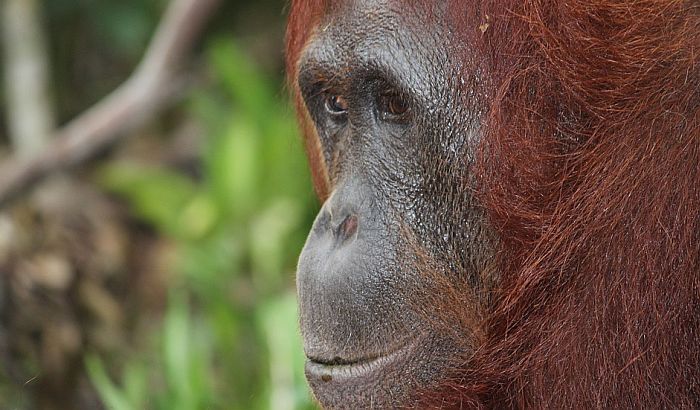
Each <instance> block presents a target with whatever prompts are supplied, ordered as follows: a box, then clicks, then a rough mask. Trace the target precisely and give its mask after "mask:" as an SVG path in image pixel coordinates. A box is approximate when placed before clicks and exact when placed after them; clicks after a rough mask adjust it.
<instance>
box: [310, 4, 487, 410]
mask: <svg viewBox="0 0 700 410" xmlns="http://www.w3.org/2000/svg"><path fill="white" fill-rule="evenodd" d="M340 3H342V5H340V6H335V7H332V9H331V10H330V12H329V14H328V15H327V16H326V17H325V19H324V20H323V21H322V22H321V24H320V25H319V26H318V27H317V29H316V31H315V33H314V35H313V36H312V38H311V40H310V41H309V43H308V44H307V46H306V48H305V51H304V52H303V54H302V56H301V59H300V64H299V75H298V79H299V80H298V81H299V87H300V90H301V93H302V96H303V99H304V103H305V106H306V109H307V110H308V113H309V115H310V118H311V119H312V120H313V121H314V124H315V126H316V131H317V134H318V138H319V139H320V147H321V149H322V151H323V156H324V159H325V166H326V168H327V172H328V175H329V178H330V183H331V189H332V193H331V195H330V197H329V198H328V200H327V201H326V202H325V204H324V205H323V208H322V209H321V211H320V213H319V215H318V217H317V219H316V222H315V223H314V226H313V228H312V230H311V233H310V235H309V238H308V240H307V243H306V246H305V248H304V250H303V252H302V254H301V257H300V260H299V269H298V275H297V286H298V292H299V303H300V312H301V330H302V335H303V339H304V350H305V353H306V355H307V357H308V363H307V367H306V375H307V378H308V380H309V383H310V385H311V387H312V389H313V392H314V395H315V396H316V398H317V399H318V401H319V402H320V403H321V405H322V406H323V407H325V408H372V407H376V408H391V407H411V405H412V403H415V401H414V400H415V399H416V395H417V394H418V393H419V391H420V389H421V388H424V387H427V386H430V385H431V384H433V383H437V382H439V381H440V377H441V375H444V374H445V373H446V370H447V368H448V366H450V359H454V358H455V357H457V356H459V357H464V353H465V352H464V350H465V348H464V343H463V342H460V343H457V342H456V341H455V340H454V336H451V333H453V332H449V331H447V330H446V327H445V326H439V325H437V324H435V323H433V322H432V321H431V320H430V317H429V316H430V312H431V306H425V305H427V304H429V300H438V299H439V298H440V295H439V294H438V295H427V297H426V295H425V290H426V289H431V287H430V284H429V283H427V282H426V281H428V280H429V275H426V274H425V269H426V266H423V264H421V263H419V262H420V261H421V260H422V259H423V258H424V257H425V255H428V256H429V257H430V259H431V260H433V261H437V264H431V266H432V267H435V266H441V268H440V269H442V270H444V271H445V274H447V275H452V276H451V278H450V279H451V280H454V281H456V282H463V283H465V284H467V286H469V287H472V288H473V287H478V286H480V284H479V279H478V277H479V272H480V270H482V269H483V267H484V264H485V262H484V261H485V260H487V259H488V257H489V252H488V250H487V246H486V245H484V244H485V243H487V242H488V241H487V240H486V237H487V235H486V233H485V232H486V229H485V227H484V226H483V225H484V224H483V222H481V221H482V219H483V218H482V217H481V216H480V213H479V211H478V209H477V207H476V206H475V205H474V204H473V201H472V198H471V194H470V192H471V191H470V188H469V186H470V182H469V181H470V176H469V165H470V163H471V158H472V157H473V155H474V153H473V150H474V147H475V144H476V143H477V140H478V120H479V118H478V117H479V115H478V113H477V112H476V111H475V110H474V109H472V108H470V107H472V106H473V101H471V97H470V96H469V95H468V92H467V93H466V94H467V95H465V92H464V87H461V86H460V84H456V83H461V82H463V81H462V80H460V78H461V77H460V75H458V74H457V73H459V67H457V66H455V64H454V63H451V62H450V59H449V56H450V55H451V54H450V53H449V52H448V50H450V47H452V46H451V45H450V44H449V43H448V41H449V40H448V37H449V36H448V32H449V27H448V24H447V23H446V18H444V16H445V15H446V13H448V12H449V11H445V10H440V9H439V7H438V6H436V9H435V10H431V11H430V12H429V14H430V15H428V12H425V11H423V12H415V13H414V12H411V13H406V12H405V10H401V9H400V7H399V6H397V5H396V4H395V3H392V2H389V1H378V0H374V1H370V0H364V1H344V2H340ZM436 3H438V2H436ZM421 13H422V14H421ZM409 14H410V15H411V17H410V20H407V19H406V17H401V16H402V15H404V16H405V15H409ZM419 253H420V254H421V255H422V256H419ZM418 295H420V296H418ZM447 328H449V326H447Z"/></svg>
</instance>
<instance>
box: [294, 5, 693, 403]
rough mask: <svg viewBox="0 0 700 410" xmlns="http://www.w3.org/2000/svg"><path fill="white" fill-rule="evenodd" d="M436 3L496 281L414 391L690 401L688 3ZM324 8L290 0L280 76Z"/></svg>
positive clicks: (480, 397)
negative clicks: (446, 12)
mask: <svg viewBox="0 0 700 410" xmlns="http://www.w3.org/2000/svg"><path fill="white" fill-rule="evenodd" d="M453 1H454V2H455V4H454V6H453V7H452V9H453V10H460V13H454V15H455V16H458V17H455V21H453V22H452V24H455V25H456V26H458V27H460V28H461V29H460V30H459V33H460V34H459V35H460V36H461V38H460V39H461V40H462V41H465V42H467V44H470V50H472V54H471V55H472V57H468V56H462V57H461V58H464V61H465V64H463V65H464V67H465V70H466V71H469V70H472V69H474V68H475V67H479V70H480V71H479V73H480V86H479V87H480V88H481V90H480V92H481V94H480V95H483V96H484V98H483V102H482V103H484V104H486V105H487V107H488V114H487V116H486V118H485V119H484V129H485V137H484V141H483V143H482V145H481V146H480V147H479V150H480V152H481V153H482V155H480V156H479V158H480V161H479V164H478V166H477V170H478V171H477V177H478V178H477V179H478V181H479V182H478V184H479V189H478V192H479V198H480V201H481V203H483V204H484V206H485V208H486V209H487V213H488V218H489V223H490V225H491V226H492V227H493V229H494V230H495V232H496V233H497V235H498V237H499V244H498V250H497V260H498V263H499V267H500V279H499V286H498V289H496V290H495V291H494V293H495V304H494V306H492V307H491V308H490V311H491V313H490V315H489V318H488V320H487V322H486V323H484V324H483V326H484V328H485V333H486V338H485V340H484V341H483V342H482V344H481V345H479V346H477V351H476V353H475V354H474V355H473V356H472V357H470V358H468V360H465V365H464V368H463V369H460V370H459V371H458V372H456V374H455V375H451V377H450V381H449V382H448V383H446V384H445V385H444V386H443V388H442V389H440V390H439V392H433V394H432V395H426V396H425V397H426V400H429V401H432V400H434V401H435V402H437V403H443V404H452V405H460V404H461V405H463V406H466V407H472V406H473V407H501V406H506V407H536V408H540V407H552V408H567V407H572V406H574V407H584V408H588V407H597V408H630V407H644V408H660V407H672V408H677V407H686V408H699V407H700V2H698V1H697V0H693V1H690V0H639V1H612V0H607V1H606V0H598V1H596V0H591V1H578V0H565V1H549V0H525V1H516V0H490V1H489V0H486V1H475V2H466V1H461V0H453ZM324 7H325V5H324V2H323V1H321V0H297V1H293V2H292V10H291V17H290V25H289V32H288V56H289V60H288V67H289V72H290V73H294V72H295V62H296V59H297V57H298V55H299V53H300V52H301V50H302V48H303V45H304V44H305V42H306V41H307V38H308V36H309V35H310V34H311V29H312V28H313V26H314V23H315V21H317V19H318V17H319V16H320V15H321V14H322V13H323V9H324ZM473 51H476V53H473ZM473 55H475V56H476V57H473ZM455 58H460V56H457V55H456V56H455ZM466 74H469V73H468V72H467V73H466ZM301 112H303V110H301ZM304 122H305V123H306V124H307V125H306V128H307V131H308V130H309V129H310V125H308V121H304ZM307 136H310V138H308V140H313V139H314V137H313V133H307ZM315 144H316V142H314V141H311V142H308V143H307V146H308V148H309V154H310V159H311V166H312V169H313V170H314V175H315V179H314V180H315V183H316V186H317V190H318V192H319V193H320V195H321V196H322V197H323V196H324V195H325V194H326V192H327V186H326V185H327V184H326V182H325V177H324V176H323V170H322V164H321V162H320V159H319V158H320V156H319V154H318V152H317V151H316V152H315V150H316V148H315ZM447 319H448V318H446V320H447Z"/></svg>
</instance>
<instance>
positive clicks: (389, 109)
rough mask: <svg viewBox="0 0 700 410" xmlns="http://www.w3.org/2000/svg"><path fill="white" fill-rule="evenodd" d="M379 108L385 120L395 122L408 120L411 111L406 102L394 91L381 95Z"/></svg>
mask: <svg viewBox="0 0 700 410" xmlns="http://www.w3.org/2000/svg"><path fill="white" fill-rule="evenodd" d="M377 108H378V110H379V114H380V116H381V118H382V119H383V120H385V121H395V122H404V121H406V120H408V117H409V115H410V111H411V109H410V107H409V106H408V103H407V102H406V100H405V99H404V98H403V97H402V96H401V95H400V94H399V93H397V92H395V91H393V90H390V91H386V92H383V93H382V94H380V95H379V98H378V101H377Z"/></svg>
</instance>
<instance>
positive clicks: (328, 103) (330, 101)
mask: <svg viewBox="0 0 700 410" xmlns="http://www.w3.org/2000/svg"><path fill="white" fill-rule="evenodd" d="M324 100H325V101H324V105H325V107H326V111H327V112H328V113H329V114H331V115H333V116H341V115H345V114H346V113H347V112H348V101H347V100H346V99H345V98H343V97H342V96H340V95H338V94H332V93H326V95H325V99H324Z"/></svg>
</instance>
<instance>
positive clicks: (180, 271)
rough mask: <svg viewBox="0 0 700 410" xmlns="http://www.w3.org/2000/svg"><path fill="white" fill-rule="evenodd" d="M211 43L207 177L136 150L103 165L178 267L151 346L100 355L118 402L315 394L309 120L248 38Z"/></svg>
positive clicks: (173, 405)
mask: <svg viewBox="0 0 700 410" xmlns="http://www.w3.org/2000/svg"><path fill="white" fill-rule="evenodd" d="M207 50H208V53H207V56H208V57H207V59H208V62H209V65H210V67H211V71H212V76H213V79H214V80H213V85H212V86H211V87H209V88H208V89H207V90H202V91H199V92H197V93H196V95H194V96H193V97H192V98H191V102H190V105H189V106H190V110H191V112H192V113H193V114H194V115H195V116H196V117H197V118H199V119H200V121H201V122H202V123H203V124H205V126H206V131H207V134H208V137H207V140H206V149H205V152H204V153H203V158H202V161H203V172H202V176H201V178H200V179H196V180H195V179H193V178H189V177H187V176H185V175H183V174H181V173H178V172H177V171H175V170H170V169H164V168H153V167H148V166H144V165H140V164H136V163H130V162H120V163H112V164H110V165H107V166H106V167H104V169H103V170H102V172H101V173H100V181H101V184H102V185H103V186H104V187H105V188H106V189H108V190H110V191H112V192H114V193H117V194H118V195H120V196H122V197H123V198H125V199H126V200H127V202H128V203H129V204H130V206H131V208H132V210H133V212H134V213H135V214H136V215H138V217H139V218H141V219H142V220H143V221H145V222H147V223H148V224H150V225H151V226H153V227H154V228H155V229H157V230H158V231H159V232H160V233H162V234H163V235H165V236H167V237H168V238H169V239H170V241H171V242H172V243H173V244H174V245H173V246H174V247H175V252H174V254H175V255H177V260H176V261H175V263H174V265H175V267H176V270H177V275H176V276H175V277H174V278H171V280H170V290H169V296H168V301H167V309H166V312H165V315H164V319H163V321H162V324H158V325H155V326H154V327H153V330H152V333H153V334H152V338H151V341H150V342H149V343H148V346H146V348H145V349H139V351H136V352H133V353H132V354H130V355H129V357H128V358H127V360H126V361H125V362H124V363H121V364H119V365H117V366H115V363H113V362H114V360H113V359H112V360H111V361H110V358H104V357H98V356H97V355H93V356H91V357H90V358H89V359H88V360H87V367H88V371H89V374H90V377H91V379H92V381H93V383H94V384H95V386H96V388H97V390H98V392H99V394H100V396H101V398H102V399H103V400H104V402H105V404H106V405H107V407H108V408H110V409H114V410H127V409H175V410H177V409H182V410H186V409H215V408H226V409H263V408H274V409H304V408H312V407H313V405H312V403H311V399H310V396H309V393H308V390H307V387H306V383H305V381H304V378H303V374H304V372H303V363H304V359H303V354H302V351H301V342H300V340H299V336H298V328H297V318H296V301H295V293H294V290H293V289H294V287H293V276H294V275H293V272H294V266H295V264H296V258H297V255H298V253H299V251H300V249H301V247H302V246H303V242H304V238H305V236H306V232H307V230H308V227H309V226H310V223H311V221H312V218H313V215H314V214H315V212H314V211H315V208H316V207H317V205H316V200H315V199H314V197H313V195H312V192H311V188H310V187H311V183H310V181H309V176H308V172H307V168H306V162H305V160H304V156H303V152H302V148H301V143H300V138H299V136H298V135H297V127H296V124H295V121H294V117H293V114H292V112H291V110H290V108H289V106H288V104H287V103H286V102H287V100H288V98H287V96H286V95H285V94H284V92H283V91H282V87H281V86H280V84H279V82H278V81H274V80H270V78H268V77H267V76H266V75H265V74H264V73H263V72H262V71H261V69H260V68H259V67H256V66H255V64H254V63H253V62H252V60H251V59H250V58H249V57H248V56H247V55H246V54H245V52H243V51H242V50H241V49H239V47H237V46H236V45H235V44H233V43H231V42H230V41H219V42H215V43H213V44H211V45H210V46H209V47H208V48H207ZM115 367H116V368H117V369H118V371H112V369H114V368H115Z"/></svg>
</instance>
